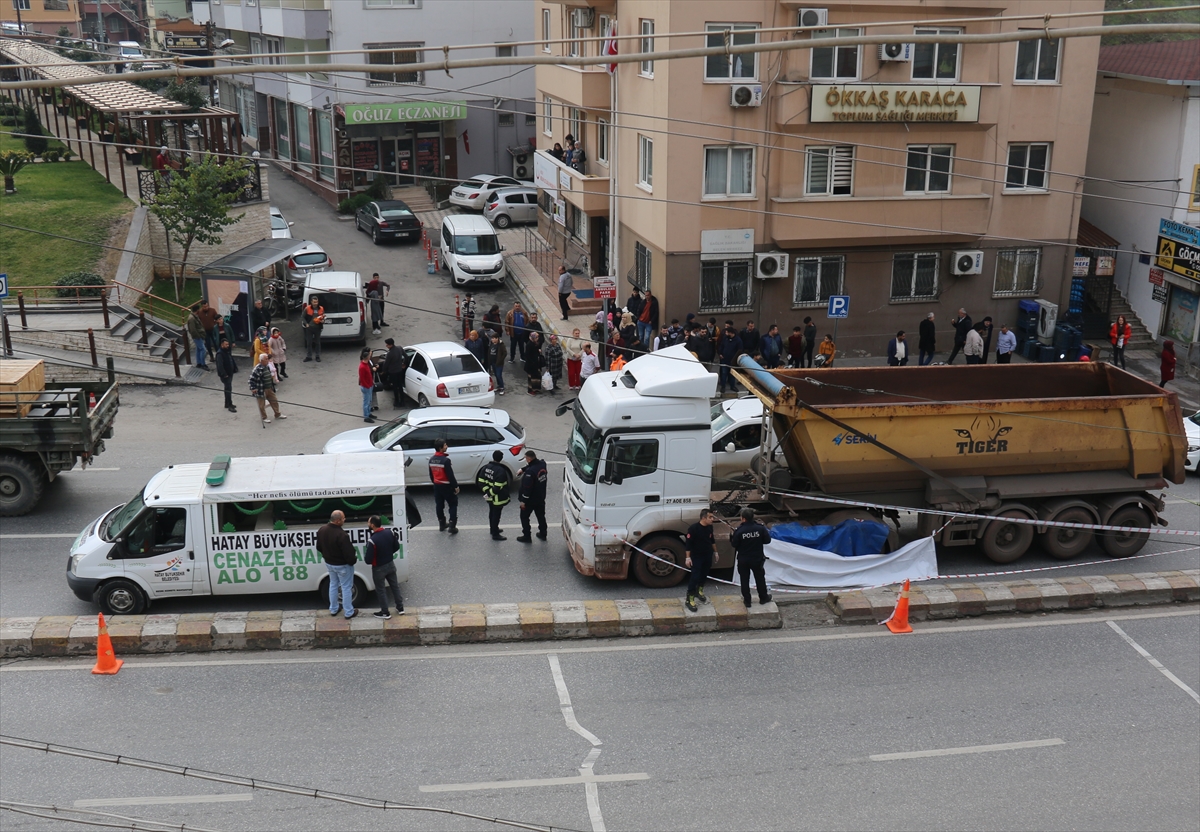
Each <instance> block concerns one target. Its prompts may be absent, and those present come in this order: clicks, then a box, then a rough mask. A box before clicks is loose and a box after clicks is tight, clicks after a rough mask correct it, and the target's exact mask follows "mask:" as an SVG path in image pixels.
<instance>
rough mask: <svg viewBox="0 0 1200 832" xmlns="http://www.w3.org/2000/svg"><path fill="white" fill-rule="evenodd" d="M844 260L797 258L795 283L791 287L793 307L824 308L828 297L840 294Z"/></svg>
mask: <svg viewBox="0 0 1200 832" xmlns="http://www.w3.org/2000/svg"><path fill="white" fill-rule="evenodd" d="M845 271H846V258H845V257H842V256H840V255H836V256H832V255H831V256H829V257H797V258H796V282H795V284H794V285H793V287H792V305H793V306H824V305H825V304H826V302H827V301H828V300H829V296H830V295H840V294H842V277H843V275H844V274H845Z"/></svg>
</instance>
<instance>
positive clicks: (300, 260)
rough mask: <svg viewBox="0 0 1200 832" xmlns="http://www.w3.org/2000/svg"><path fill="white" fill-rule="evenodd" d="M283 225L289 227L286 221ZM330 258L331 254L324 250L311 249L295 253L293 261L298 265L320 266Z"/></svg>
mask: <svg viewBox="0 0 1200 832" xmlns="http://www.w3.org/2000/svg"><path fill="white" fill-rule="evenodd" d="M283 227H284V228H287V224H286V223H285V224H284V226H283ZM328 259H329V255H327V254H326V253H325V252H323V251H310V252H306V253H303V252H302V253H300V254H297V255H295V256H294V257H292V262H293V263H295V264H296V265H297V266H320V265H323V264H324V263H325V261H326V260H328Z"/></svg>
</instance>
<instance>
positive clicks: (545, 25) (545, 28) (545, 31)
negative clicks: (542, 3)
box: [542, 9, 550, 52]
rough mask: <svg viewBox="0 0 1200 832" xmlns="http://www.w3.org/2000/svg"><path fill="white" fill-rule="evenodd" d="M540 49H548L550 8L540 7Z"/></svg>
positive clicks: (544, 50) (545, 50)
mask: <svg viewBox="0 0 1200 832" xmlns="http://www.w3.org/2000/svg"><path fill="white" fill-rule="evenodd" d="M542 51H543V52H549V51H550V10H549V9H542Z"/></svg>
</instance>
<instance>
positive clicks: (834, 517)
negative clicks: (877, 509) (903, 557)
mask: <svg viewBox="0 0 1200 832" xmlns="http://www.w3.org/2000/svg"><path fill="white" fill-rule="evenodd" d="M846 520H869V521H871V522H873V523H883V525H885V526H887V530H888V536H887V543H885V544H884V545H885V546H886V547H887V548H885V549H884V550H883V552H882V553H881V554H887V553H888V552H894V551H896V550H897V549H899V548H900V534H899V533H898V532H897V531H896V529H895V528H894V527H892V526H891V525H889V524H888V523H887V521H885V520H881V519H879V518H878V517H876V516H875V515H874V514H872V513H871V512H869V511H866V510H864V509H854V508H848V509H844V510H842V511H835V512H834V513H833V514H830V515H827V516H826V517H825V519H824V520H822V521H821V525H822V526H836V525H838V524H839V523H841V522H843V521H846Z"/></svg>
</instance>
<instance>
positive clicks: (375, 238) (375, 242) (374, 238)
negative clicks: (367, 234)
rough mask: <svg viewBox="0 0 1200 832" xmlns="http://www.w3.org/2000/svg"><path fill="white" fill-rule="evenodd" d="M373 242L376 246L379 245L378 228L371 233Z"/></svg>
mask: <svg viewBox="0 0 1200 832" xmlns="http://www.w3.org/2000/svg"><path fill="white" fill-rule="evenodd" d="M371 242H372V243H374V244H375V245H379V229H378V228H376V229H375V230H373V231H372V232H371Z"/></svg>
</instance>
